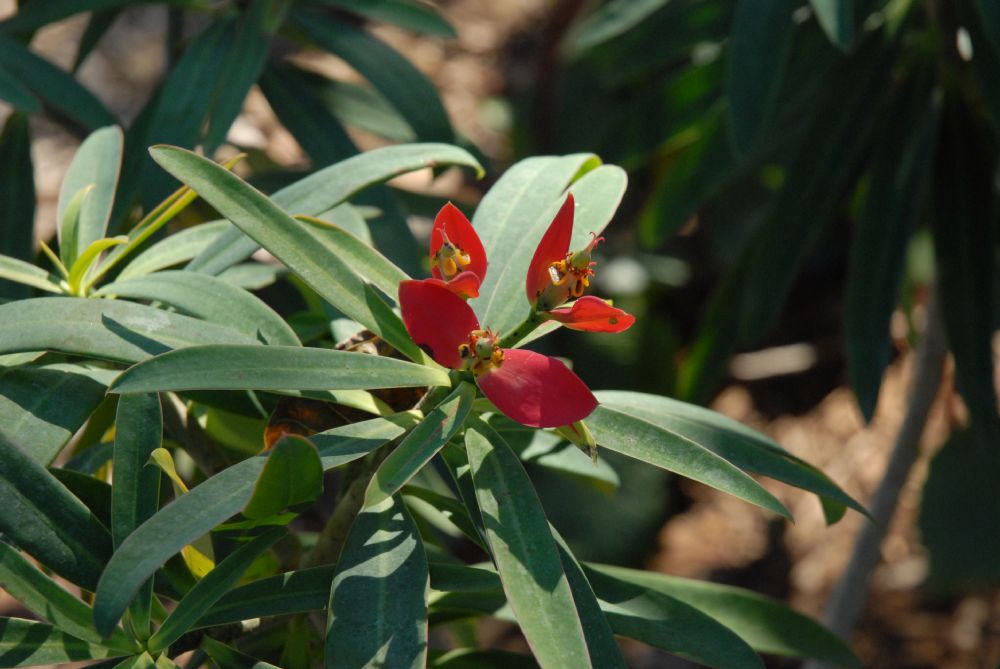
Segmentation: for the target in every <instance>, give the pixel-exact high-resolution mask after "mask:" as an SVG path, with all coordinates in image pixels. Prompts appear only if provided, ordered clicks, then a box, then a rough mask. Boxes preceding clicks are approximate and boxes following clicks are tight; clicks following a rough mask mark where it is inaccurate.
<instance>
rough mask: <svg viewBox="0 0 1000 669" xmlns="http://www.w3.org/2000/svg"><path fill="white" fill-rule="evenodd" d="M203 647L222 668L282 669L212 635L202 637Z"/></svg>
mask: <svg viewBox="0 0 1000 669" xmlns="http://www.w3.org/2000/svg"><path fill="white" fill-rule="evenodd" d="M201 649H202V650H203V651H205V654H206V655H208V656H209V657H210V658H212V661H213V662H215V663H216V664H217V665H219V667H220V669H280V667H276V666H274V665H273V664H268V663H267V662H264V661H263V660H258V659H257V658H254V657H250V656H249V655H245V654H244V653H241V652H239V651H238V650H236V649H235V648H233V647H231V646H227V645H226V644H224V643H221V642H219V641H216V640H215V639H213V638H212V637H210V636H204V637H202V639H201Z"/></svg>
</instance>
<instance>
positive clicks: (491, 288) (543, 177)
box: [472, 154, 627, 333]
mask: <svg viewBox="0 0 1000 669" xmlns="http://www.w3.org/2000/svg"><path fill="white" fill-rule="evenodd" d="M584 172H586V173H585V174H583V176H582V177H581V176H580V174H581V173H584ZM626 181H627V177H626V175H625V171H624V170H622V169H621V168H619V167H616V166H614V165H604V166H600V165H599V160H598V159H597V158H596V157H594V156H591V155H589V154H578V155H573V156H565V157H562V158H549V157H546V158H529V159H527V160H523V161H521V162H520V163H518V164H517V165H515V166H514V167H512V168H511V169H509V170H507V172H505V173H504V175H503V177H501V178H500V180H499V181H498V182H497V183H496V185H494V186H493V188H491V189H490V191H489V193H487V194H486V196H485V197H484V198H483V201H482V203H480V205H479V208H478V209H477V210H476V214H475V216H474V217H473V219H472V223H473V225H474V226H475V228H476V230H477V232H478V233H479V236H480V237H481V238H482V241H483V246H484V248H485V250H486V257H488V258H505V259H506V262H504V263H503V264H502V265H499V266H497V267H491V268H490V272H489V273H488V274H487V275H486V280H485V281H484V282H483V284H482V286H480V288H479V296H480V299H478V300H475V302H474V304H473V307H474V308H475V310H476V315H477V316H479V322H480V323H483V324H484V325H486V326H488V327H490V328H492V329H493V330H495V331H498V332H501V333H505V332H509V331H511V330H513V329H514V328H515V327H517V326H518V325H520V323H521V321H523V320H524V318H525V317H526V316H527V315H528V300H527V297H526V296H525V293H524V278H525V276H527V274H528V266H529V264H530V263H531V259H532V256H533V255H534V252H535V248H536V247H537V246H538V243H539V241H540V240H541V239H542V235H544V234H545V231H546V230H547V229H548V227H549V224H550V223H551V222H552V218H553V216H555V214H556V212H557V211H558V210H559V208H560V207H561V206H562V204H563V202H564V200H565V194H566V189H567V188H568V190H569V192H571V193H573V197H574V199H575V200H576V214H575V222H574V226H573V237H572V239H571V241H570V248H571V249H580V248H582V247H584V246H586V244H587V242H588V241H589V240H590V238H591V233H594V234H600V233H601V231H602V230H604V228H605V226H607V224H608V222H609V221H610V220H611V217H612V216H613V215H614V213H615V210H616V209H617V208H618V203H619V202H621V198H622V196H623V195H624V193H625V184H626Z"/></svg>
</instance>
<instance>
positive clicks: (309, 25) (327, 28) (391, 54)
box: [292, 10, 455, 142]
mask: <svg viewBox="0 0 1000 669" xmlns="http://www.w3.org/2000/svg"><path fill="white" fill-rule="evenodd" d="M292 21H293V23H294V24H295V25H296V27H298V28H299V29H301V30H302V31H303V32H304V33H305V34H306V35H308V37H309V38H310V39H311V40H312V41H313V42H315V43H316V44H317V45H318V46H320V47H322V48H323V49H326V50H327V51H330V52H331V53H333V54H334V55H337V56H339V57H341V58H343V59H344V60H345V61H346V62H347V64H348V65H350V66H351V67H353V68H354V69H355V70H357V71H358V72H359V73H360V74H361V76H363V77H364V78H365V79H367V80H368V81H369V82H371V84H372V86H374V87H375V88H376V89H377V90H378V91H379V92H380V93H382V95H384V96H385V97H386V99H388V100H389V102H391V103H392V105H393V106H394V107H395V108H396V109H398V110H399V112H400V114H402V116H403V117H404V118H405V119H406V120H407V122H408V123H409V124H410V127H412V128H413V131H414V133H416V136H417V139H419V140H421V141H425V142H451V141H453V140H454V138H455V131H454V130H452V128H451V123H450V122H449V121H448V113H447V112H446V111H445V109H444V105H443V104H442V103H441V98H439V97H438V94H437V90H436V89H435V88H434V85H433V84H432V83H431V82H430V80H429V79H427V77H425V76H424V74H423V73H422V72H420V70H418V69H417V68H416V67H414V66H413V65H411V64H410V62H409V61H408V60H406V59H405V58H404V57H403V56H402V55H400V54H399V52H397V51H396V50H395V49H393V48H392V47H390V46H389V45H387V44H385V43H384V42H382V41H380V40H378V39H376V38H375V37H373V36H372V35H370V34H368V33H367V32H365V31H363V30H361V29H359V28H355V27H354V26H352V25H350V24H348V23H346V22H332V21H324V20H321V19H320V18H319V17H317V16H316V15H313V14H311V13H307V12H304V11H294V10H293V17H292Z"/></svg>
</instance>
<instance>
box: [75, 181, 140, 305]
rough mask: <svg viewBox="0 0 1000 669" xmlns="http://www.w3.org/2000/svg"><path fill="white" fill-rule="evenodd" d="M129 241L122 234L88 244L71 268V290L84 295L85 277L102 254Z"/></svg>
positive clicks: (87, 199) (86, 200)
mask: <svg viewBox="0 0 1000 669" xmlns="http://www.w3.org/2000/svg"><path fill="white" fill-rule="evenodd" d="M89 200H90V198H86V199H85V200H84V202H83V206H84V207H86V205H87V202H88V201H89ZM128 241H129V239H128V237H126V236H124V235H122V236H121V237H110V238H104V239H96V240H94V241H93V242H91V243H90V244H88V245H87V248H85V249H84V250H83V251H82V252H81V253H80V255H79V257H77V258H76V260H74V261H73V266H72V267H70V268H69V276H68V277H67V278H66V281H67V282H68V283H69V288H70V290H71V291H73V293H74V294H77V295H82V294H83V293H82V290H83V282H84V279H86V277H87V275H88V274H89V273H90V272H91V270H92V269H94V267H95V265H96V264H97V259H98V258H99V257H100V255H101V254H102V253H104V252H105V251H107V250H108V249H110V248H112V247H115V246H122V245H123V244H128Z"/></svg>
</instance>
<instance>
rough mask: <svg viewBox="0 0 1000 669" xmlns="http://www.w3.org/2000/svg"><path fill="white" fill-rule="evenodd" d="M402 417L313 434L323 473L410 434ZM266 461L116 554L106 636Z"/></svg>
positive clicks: (105, 608)
mask: <svg viewBox="0 0 1000 669" xmlns="http://www.w3.org/2000/svg"><path fill="white" fill-rule="evenodd" d="M406 424H407V422H406V420H405V418H403V417H388V418H375V419H372V420H368V421H364V422H362V423H355V424H352V425H347V426H344V427H341V428H336V429H333V430H329V431H327V432H322V433H320V434H316V435H313V436H312V437H311V439H310V440H311V441H312V442H313V443H314V444H316V445H317V447H318V448H319V452H320V457H321V458H322V461H323V468H324V469H332V468H334V467H338V466H340V465H342V464H345V463H347V462H350V461H352V460H355V459H357V458H360V457H363V456H364V455H366V454H368V453H369V452H371V451H373V450H374V449H376V448H378V447H379V446H382V445H383V444H385V443H386V442H388V441H390V440H392V439H395V438H396V437H398V436H399V435H400V434H402V433H403V432H404V431H405V427H403V426H404V425H406ZM266 461H267V459H266V458H264V457H255V458H250V459H248V460H244V461H242V462H240V463H238V464H236V465H233V466H232V467H229V468H228V469H225V470H223V471H222V472H220V473H218V474H216V475H215V476H213V477H211V478H209V479H208V480H206V481H204V482H203V483H201V484H200V485H198V486H196V487H195V488H193V489H192V490H191V491H190V492H188V493H186V494H184V495H181V496H180V497H178V498H177V499H175V500H174V501H173V502H171V503H170V504H168V505H166V506H165V507H163V508H162V509H160V511H158V512H157V513H156V514H155V515H154V516H153V517H152V518H150V519H149V520H147V521H146V522H145V523H143V524H142V525H141V526H139V528H138V529H136V530H135V531H134V532H133V533H132V534H130V535H129V537H128V538H127V539H126V540H125V542H124V543H123V544H122V545H121V546H120V547H119V548H118V550H117V551H115V553H114V555H113V556H112V557H111V560H110V561H108V563H107V567H106V568H105V570H104V573H103V575H102V576H101V581H100V583H98V586H97V590H96V596H95V599H94V624H95V626H96V627H97V629H98V631H100V632H102V633H103V632H106V631H109V630H111V629H112V628H114V626H115V623H117V621H118V619H119V618H120V617H121V615H122V614H123V613H124V612H125V609H126V607H127V606H128V603H129V601H131V599H132V597H133V596H134V595H135V592H136V591H137V590H138V589H139V587H140V586H141V585H142V584H143V583H144V582H145V581H146V579H148V578H149V577H150V576H152V575H153V574H154V573H155V572H156V570H157V569H159V568H160V567H161V566H162V565H163V563H164V562H166V561H167V560H168V559H169V558H170V557H171V556H173V555H174V554H176V553H178V552H180V550H181V549H182V548H183V547H184V546H187V545H188V544H190V543H191V542H193V541H194V540H195V539H197V538H198V537H200V536H202V535H203V534H205V533H206V532H208V531H210V530H211V529H212V528H214V527H216V526H217V525H219V524H221V523H223V522H224V521H225V520H226V519H227V518H229V517H230V516H233V515H235V514H237V513H239V512H240V511H241V510H242V509H243V507H245V506H246V505H247V502H249V501H250V498H251V496H252V495H253V489H254V485H255V484H256V482H257V478H258V476H259V475H260V472H261V470H262V469H263V468H264V464H265V462H266Z"/></svg>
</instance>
